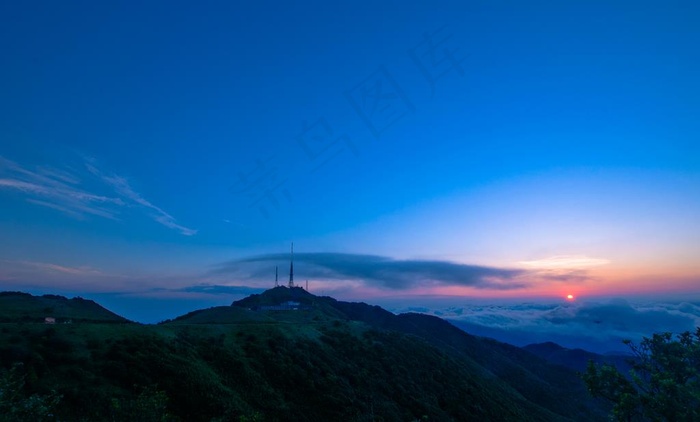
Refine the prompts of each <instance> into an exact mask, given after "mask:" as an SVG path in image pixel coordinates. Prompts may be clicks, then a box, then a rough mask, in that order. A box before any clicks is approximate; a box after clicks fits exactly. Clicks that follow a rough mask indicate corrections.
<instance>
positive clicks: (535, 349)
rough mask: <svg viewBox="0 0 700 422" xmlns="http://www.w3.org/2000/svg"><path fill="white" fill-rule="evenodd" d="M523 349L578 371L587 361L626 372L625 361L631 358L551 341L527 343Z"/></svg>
mask: <svg viewBox="0 0 700 422" xmlns="http://www.w3.org/2000/svg"><path fill="white" fill-rule="evenodd" d="M523 349H525V350H527V351H528V352H530V353H533V354H535V355H537V356H539V357H541V358H542V359H544V360H546V361H547V362H550V363H553V364H555V365H561V366H565V367H567V368H570V369H573V370H575V371H578V372H583V371H585V370H586V366H587V365H588V362H589V361H593V362H595V363H596V364H599V365H600V364H603V363H607V364H610V365H613V366H615V367H617V369H618V370H619V371H620V372H621V373H623V374H626V373H627V372H628V371H629V370H630V369H631V367H630V365H629V363H627V361H628V360H629V359H631V357H630V356H624V355H612V354H611V355H599V354H597V353H593V352H589V351H587V350H583V349H567V348H565V347H562V346H560V345H558V344H556V343H552V342H546V343H537V344H529V345H527V346H525V347H523Z"/></svg>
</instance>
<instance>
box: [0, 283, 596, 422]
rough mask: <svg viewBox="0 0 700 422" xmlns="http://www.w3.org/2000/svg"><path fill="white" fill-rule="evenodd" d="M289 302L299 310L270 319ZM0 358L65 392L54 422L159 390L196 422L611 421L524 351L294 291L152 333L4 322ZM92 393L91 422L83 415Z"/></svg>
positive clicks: (569, 375) (571, 377)
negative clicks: (258, 420) (374, 421)
mask: <svg viewBox="0 0 700 422" xmlns="http://www.w3.org/2000/svg"><path fill="white" fill-rule="evenodd" d="M8 296H11V295H8ZM14 297H15V298H21V299H22V300H27V298H28V297H27V296H14ZM1 298H2V295H0V300H1ZM34 298H36V300H37V301H39V302H41V303H44V302H45V301H46V300H54V301H58V302H59V303H66V301H68V303H72V302H70V301H71V300H72V299H65V298H48V299H47V298H43V299H42V297H34ZM284 302H293V303H292V305H289V306H288V307H282V308H280V307H278V305H280V304H282V303H284ZM75 303H78V304H81V305H85V304H84V303H83V302H81V301H80V300H78V301H76V302H75ZM92 303H94V302H92ZM297 303H298V304H299V305H297ZM95 305H97V304H95ZM97 306H99V305H97ZM33 309H34V310H38V311H41V310H42V309H41V308H39V307H37V306H34V307H33ZM101 309H104V308H101ZM281 309H284V310H281ZM107 312H108V311H107ZM35 321H36V322H39V320H38V319H36V320H35ZM19 333H24V334H22V335H23V337H18V336H17V334H19ZM3 345H7V346H3ZM38 357H40V358H41V359H40V360H37V358H38ZM0 358H1V360H0V362H3V365H7V362H12V361H16V362H20V363H22V364H23V365H24V367H25V368H26V369H27V371H28V374H29V373H36V374H37V377H36V378H32V379H33V381H32V383H31V384H30V385H29V390H30V391H47V390H49V389H54V388H56V389H57V390H58V391H59V392H61V393H62V394H63V395H64V402H65V406H66V407H65V409H64V410H63V411H62V412H59V414H61V415H62V420H77V419H80V418H83V419H85V420H100V419H102V418H104V416H105V413H104V412H105V409H109V408H110V406H112V404H111V403H122V402H123V403H124V404H122V405H120V406H121V407H119V409H121V410H119V409H117V410H115V409H112V411H113V412H125V411H126V410H125V409H127V408H131V407H129V406H127V405H126V403H131V402H134V403H136V402H137V401H138V400H139V399H138V397H140V394H144V393H143V391H145V390H142V388H143V386H146V387H148V388H153V389H161V390H162V393H163V394H162V397H165V398H167V399H168V405H167V406H163V408H166V409H167V410H168V411H169V412H171V414H172V415H174V416H176V417H178V418H181V419H182V420H193V421H198V420H202V421H205V420H206V421H209V420H222V419H216V418H220V417H224V415H228V416H225V417H226V418H234V420H236V419H237V418H241V417H252V416H255V415H260V416H261V417H262V418H263V419H262V420H271V421H275V420H288V419H289V418H290V417H293V419H294V420H300V421H304V420H309V421H313V420H370V419H371V415H381V416H382V417H383V418H384V420H396V421H400V420H415V419H421V418H423V417H428V418H430V420H446V421H449V420H471V419H480V420H513V421H527V420H532V421H571V420H586V421H595V420H604V419H605V414H606V409H604V408H602V407H600V406H599V405H598V404H597V403H596V402H593V401H592V400H590V399H587V398H584V397H586V396H585V389H584V387H583V383H582V382H581V380H580V379H579V378H578V377H577V376H576V374H575V373H574V372H573V371H571V370H569V369H567V368H563V367H561V366H556V365H551V364H549V363H547V362H546V361H545V360H544V359H541V358H539V357H537V356H535V355H533V354H532V353H530V352H527V351H525V350H523V349H520V348H517V347H515V346H510V345H506V344H503V343H499V342H497V341H495V340H490V339H485V338H480V337H475V336H472V335H470V334H468V333H465V332H463V331H462V330H460V329H459V328H457V327H455V326H454V325H452V324H450V323H449V322H447V321H445V320H442V319H440V318H438V317H433V316H428V315H422V314H415V313H409V314H401V315H395V314H393V313H391V312H389V311H387V310H384V309H382V308H381V307H379V306H373V305H368V304H366V303H355V302H343V301H338V300H336V299H334V298H331V297H327V296H315V295H312V294H310V293H309V292H306V291H304V290H303V289H300V288H294V289H288V288H286V287H279V288H275V289H270V290H268V291H265V292H263V293H261V294H259V295H251V296H249V297H247V298H244V299H241V300H239V301H235V302H234V303H232V305H231V306H219V307H212V308H208V309H201V310H197V311H193V312H190V313H187V314H185V315H181V316H180V317H177V318H175V319H173V320H169V321H164V322H162V323H161V324H157V325H141V324H135V323H126V324H104V323H101V322H100V321H98V320H90V319H85V320H84V321H81V323H77V324H75V323H74V324H68V325H66V324H57V325H54V326H51V327H46V326H45V325H44V324H26V323H23V322H21V321H18V322H15V323H5V324H3V330H2V333H0ZM68 374H70V375H68ZM91 380H92V381H91ZM87 385H92V387H90V388H89V391H90V394H91V395H92V396H94V397H93V398H92V399H91V403H92V404H91V406H92V408H91V409H92V410H91V412H92V414H93V417H92V419H91V417H84V415H83V416H80V412H82V411H81V410H79V409H81V407H80V404H79V403H84V401H85V400H84V391H86V390H85V388H86V386H87ZM137 386H142V387H137ZM140 389H141V390H140ZM115 397H116V398H115ZM159 397H160V396H159ZM115 400H116V402H115ZM133 406H136V404H134V405H133ZM117 420H119V419H117ZM223 420H230V419H223Z"/></svg>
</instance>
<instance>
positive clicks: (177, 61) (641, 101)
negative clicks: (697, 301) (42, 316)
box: [0, 1, 700, 318]
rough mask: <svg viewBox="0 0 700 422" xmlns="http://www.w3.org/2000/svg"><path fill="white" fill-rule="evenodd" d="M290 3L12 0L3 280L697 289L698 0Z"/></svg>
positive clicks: (189, 287) (27, 286)
mask: <svg viewBox="0 0 700 422" xmlns="http://www.w3.org/2000/svg"><path fill="white" fill-rule="evenodd" d="M277 3H278V2H245V3H244V2H204V3H198V4H194V3H185V2H168V3H165V2H149V3H148V4H145V5H137V4H136V3H133V2H123V3H120V4H95V3H94V2H69V3H62V4H58V3H51V2H28V3H27V2H24V3H17V2H15V3H14V4H3V5H2V6H0V47H1V48H2V51H3V52H4V54H3V55H2V58H0V60H1V62H0V64H1V66H0V92H2V93H3V95H2V99H3V101H1V102H0V115H1V116H2V119H0V157H1V158H0V203H1V204H2V206H1V207H0V232H1V233H2V236H1V238H0V287H4V288H5V289H17V290H32V291H37V292H48V293H53V292H64V293H66V294H83V295H89V294H95V295H97V294H100V295H107V294H112V296H109V298H112V299H109V298H108V299H105V300H115V299H114V297H116V296H115V295H119V298H120V299H119V301H118V303H117V302H114V303H115V306H117V308H119V307H120V306H122V307H126V308H128V309H131V311H129V312H134V314H133V315H135V316H134V317H136V316H138V315H140V314H138V312H139V311H138V309H140V307H139V306H137V305H135V304H136V303H142V302H141V301H148V300H150V299H151V298H158V297H160V298H164V297H167V298H169V300H171V302H170V305H163V306H164V307H165V308H163V310H162V311H159V312H160V313H158V314H157V315H155V314H154V315H155V316H153V315H152V316H150V317H148V318H157V317H158V316H165V315H167V316H173V315H170V314H172V313H176V312H179V311H181V310H183V309H186V308H187V309H188V310H189V308H193V307H195V305H201V304H213V303H227V302H230V300H231V298H233V297H237V296H240V295H241V294H243V293H242V291H241V290H236V289H233V290H231V289H232V288H234V287H235V288H252V289H260V288H263V287H267V286H268V285H269V284H270V282H271V279H272V274H273V272H274V269H273V267H274V265H282V264H283V262H282V260H281V257H279V256H278V254H281V253H282V254H283V253H286V251H287V250H288V247H289V244H290V242H291V241H294V242H295V244H296V248H297V251H298V252H299V253H300V254H307V255H305V258H306V261H305V262H301V263H300V267H299V270H298V275H299V277H302V278H303V277H305V276H306V277H308V278H311V283H312V285H315V286H318V288H319V289H322V290H323V291H324V292H326V293H329V294H330V293H332V294H335V295H337V296H339V297H341V298H355V299H357V298H364V299H367V300H369V299H371V298H381V297H384V296H392V295H395V294H396V293H397V292H396V290H397V288H393V289H392V288H388V287H387V285H386V283H384V284H383V283H373V282H372V281H371V280H368V279H362V278H361V277H358V274H367V271H368V268H373V269H374V270H372V271H375V270H376V271H380V273H381V271H384V269H383V268H380V269H378V270H377V269H376V267H374V266H375V265H376V262H384V263H388V264H387V265H389V266H390V267H391V266H392V265H394V266H395V267H396V268H401V272H400V277H399V276H397V277H399V279H400V280H403V281H407V280H410V281H411V283H399V284H398V285H400V286H401V288H400V289H399V290H400V291H401V293H402V294H405V295H406V296H407V297H413V298H415V300H416V301H420V297H423V296H425V295H443V296H457V297H498V298H503V297H507V298H513V297H516V298H517V297H523V296H527V297H528V298H557V297H562V296H563V295H566V294H569V293H572V294H575V295H577V296H622V297H627V296H631V295H641V294H646V295H654V294H658V293H659V292H665V293H674V294H677V295H678V296H684V297H686V296H688V295H694V297H696V298H697V296H698V293H699V292H698V289H697V287H696V286H697V285H698V284H697V283H698V282H700V264H698V263H697V262H698V260H697V257H698V255H699V254H700V223H699V221H700V218H698V217H697V216H698V215H700V190H699V187H700V147H699V146H698V133H699V130H698V129H699V128H698V119H697V115H698V111H699V105H700V101H699V99H700V95H699V94H700V82H699V81H698V78H697V75H698V74H700V72H699V70H700V51H699V50H698V48H697V45H698V41H700V29H698V27H697V25H696V23H697V20H698V17H700V16H699V12H700V10H699V7H698V5H696V4H695V3H694V2H689V1H688V2H663V3H661V2H583V1H581V2H578V1H574V2H566V3H565V4H564V2H553V1H542V2H527V3H521V2H486V1H483V2H471V1H470V2H438V3H436V2H430V3H428V2H421V3H417V2H415V3H416V4H405V2H380V3H377V2H347V3H341V4H337V3H333V4H329V3H328V2H303V3H298V4H294V5H282V4H277ZM324 253H333V254H341V255H338V256H341V257H345V258H348V259H345V258H344V259H343V260H342V263H343V264H342V265H340V264H338V261H333V262H332V263H329V262H327V261H322V260H321V261H318V260H316V261H314V259H317V258H318V257H319V256H324V255H319V254H324ZM250 257H257V258H256V260H254V262H255V265H252V264H251V263H250V259H249V258H250ZM300 257H302V255H300ZM367 257H370V258H367ZM347 262H352V263H353V265H354V266H353V267H352V269H350V267H348V266H347V265H346V263H347ZM397 262H398V263H397ZM426 263H427V264H426ZM443 265H447V266H448V267H449V268H450V270H449V271H450V272H449V274H450V276H449V277H446V278H445V274H446V273H445V272H442V270H440V271H437V270H436V269H437V268H444V267H443ZM368 266H370V267H368ZM222 268H226V269H228V270H229V271H222ZM391 268H394V267H391ZM416 268H418V270H416ZM473 269H478V271H477V272H476V273H477V274H479V277H480V278H478V280H477V279H474V283H471V284H470V283H469V282H468V281H469V280H472V279H470V278H468V277H467V280H466V281H464V282H455V279H453V278H452V275H453V274H465V272H464V271H467V270H469V271H471V270H473ZM453 270H454V272H453ZM304 271H306V273H305V275H304ZM386 271H393V270H391V269H387V270H386ZM267 274H269V276H268V275H267ZM469 274H472V272H469ZM494 274H496V275H497V276H494ZM503 274H508V275H509V276H508V277H505V276H503ZM512 274H517V276H512ZM494 277H495V279H494ZM460 280H461V279H460ZM504 284H505V285H507V286H510V288H503V287H502V286H503V285H504ZM193 286H194V287H196V286H200V287H198V288H193ZM201 286H210V288H211V289H213V290H211V289H210V291H209V293H207V292H203V291H202V288H201ZM394 286H397V285H396V284H394ZM488 286H491V287H494V286H498V288H496V287H494V288H490V287H488ZM197 289H199V290H197ZM227 289H228V290H227ZM195 290H196V291H195ZM246 291H247V290H246ZM164 292H167V294H166V293H164ZM212 292H215V293H216V294H214V293H212ZM105 297H107V296H105ZM197 301H198V302H197ZM143 303H146V302H143ZM168 306H169V307H168ZM126 308H124V309H126ZM119 309H122V308H119ZM135 309H136V310H135ZM127 316H129V315H127ZM144 318H146V317H144Z"/></svg>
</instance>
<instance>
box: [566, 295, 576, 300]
mask: <svg viewBox="0 0 700 422" xmlns="http://www.w3.org/2000/svg"><path fill="white" fill-rule="evenodd" d="M566 300H574V295H566Z"/></svg>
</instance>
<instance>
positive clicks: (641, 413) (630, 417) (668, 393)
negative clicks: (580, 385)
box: [583, 327, 700, 422]
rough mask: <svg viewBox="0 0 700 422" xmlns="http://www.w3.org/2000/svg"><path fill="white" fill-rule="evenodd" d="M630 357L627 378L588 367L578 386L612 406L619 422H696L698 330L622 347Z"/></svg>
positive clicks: (699, 403)
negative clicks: (626, 349) (607, 401)
mask: <svg viewBox="0 0 700 422" xmlns="http://www.w3.org/2000/svg"><path fill="white" fill-rule="evenodd" d="M625 344H627V345H628V346H629V347H630V349H631V351H632V354H633V355H634V357H633V359H631V360H630V362H629V363H630V365H631V367H632V369H631V370H630V372H629V374H628V375H627V376H625V375H623V374H621V373H620V372H619V371H618V370H617V369H616V368H615V367H614V366H612V365H608V364H603V365H601V366H597V365H595V364H594V363H593V362H592V361H591V362H589V363H588V368H587V369H586V372H585V373H584V374H583V380H584V381H585V383H586V386H587V387H588V390H589V391H590V393H591V394H592V395H593V396H594V397H601V398H603V399H606V400H609V401H611V402H612V403H613V416H614V417H615V419H616V420H619V421H646V420H650V421H688V422H691V421H700V327H698V328H697V329H696V331H695V333H694V334H693V333H691V332H689V331H686V332H684V333H683V334H680V335H678V336H676V338H674V337H673V335H672V334H671V333H661V334H654V335H653V336H652V337H651V338H647V337H644V339H643V340H642V341H641V342H640V344H639V345H635V344H634V343H632V342H631V341H628V340H627V341H625Z"/></svg>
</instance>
